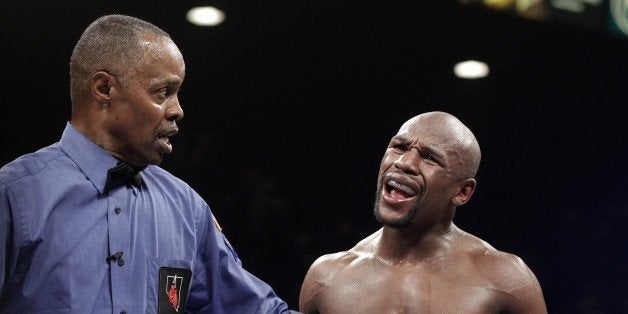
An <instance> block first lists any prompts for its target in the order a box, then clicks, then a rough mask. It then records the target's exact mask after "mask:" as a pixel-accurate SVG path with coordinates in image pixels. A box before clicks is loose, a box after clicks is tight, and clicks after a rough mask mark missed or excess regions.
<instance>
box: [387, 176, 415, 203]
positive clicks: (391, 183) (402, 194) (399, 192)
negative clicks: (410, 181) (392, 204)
mask: <svg viewBox="0 0 628 314" xmlns="http://www.w3.org/2000/svg"><path fill="white" fill-rule="evenodd" d="M385 189H386V193H387V194H388V195H390V197H391V198H393V199H395V200H404V199H408V198H412V197H414V196H416V195H417V192H416V191H415V190H414V189H413V188H412V187H410V186H409V185H406V184H404V183H401V182H399V181H397V180H394V179H390V180H387V181H386V185H385Z"/></svg>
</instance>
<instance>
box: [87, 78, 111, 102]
mask: <svg viewBox="0 0 628 314" xmlns="http://www.w3.org/2000/svg"><path fill="white" fill-rule="evenodd" d="M89 83H90V92H91V95H92V96H93V97H94V98H95V99H96V101H98V103H99V104H106V103H108V102H109V100H111V95H110V91H111V87H112V86H113V84H114V83H115V78H114V77H113V75H111V74H109V73H107V72H105V71H98V72H96V73H94V75H93V76H92V78H91V80H90V82H89Z"/></svg>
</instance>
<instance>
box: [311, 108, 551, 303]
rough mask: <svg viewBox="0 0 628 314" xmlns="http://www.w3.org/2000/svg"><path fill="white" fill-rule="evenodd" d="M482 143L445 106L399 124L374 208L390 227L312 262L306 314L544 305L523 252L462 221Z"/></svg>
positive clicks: (381, 173) (384, 161) (381, 172)
mask: <svg viewBox="0 0 628 314" xmlns="http://www.w3.org/2000/svg"><path fill="white" fill-rule="evenodd" d="M479 164H480V147H479V145H478V143H477V140H476V139H475V136H474V135H473V133H472V132H471V131H470V130H469V129H468V128H467V127H466V126H465V125H464V124H462V122H460V121H459V120H458V119H457V118H456V117H454V116H452V115H450V114H447V113H444V112H429V113H424V114H421V115H419V116H416V117H414V118H412V119H410V120H408V121H407V122H406V123H404V124H403V125H402V126H401V129H399V132H398V133H397V135H395V136H394V137H393V138H392V140H391V141H390V144H389V145H388V148H387V149H386V153H385V154H384V157H383V159H382V161H381V165H380V170H379V176H378V181H377V183H378V184H377V196H376V199H375V207H374V213H375V217H376V218H377V220H378V221H379V222H381V223H382V224H383V225H384V226H383V228H382V229H380V230H378V231H377V232H375V233H374V234H372V235H370V236H368V237H367V238H365V239H364V240H362V241H360V242H359V243H358V244H357V245H356V246H355V247H353V248H352V249H350V250H349V251H346V252H339V253H335V254H329V255H324V256H322V257H320V258H318V259H317V260H316V261H315V262H314V264H313V265H312V266H311V268H310V270H309V271H308V273H307V275H306V276H305V280H304V282H303V286H302V287H301V295H300V297H299V308H300V310H301V311H302V312H304V313H343V314H344V313H500V312H507V313H547V309H546V307H545V301H544V300H543V294H542V292H541V287H540V285H539V282H538V281H537V279H536V277H535V276H534V274H533V273H532V271H531V270H530V269H529V268H528V267H527V266H526V265H525V264H524V262H523V261H522V260H521V259H520V258H519V257H517V256H515V255H512V254H508V253H505V252H500V251H498V250H496V249H495V248H493V247H492V246H490V245H489V244H488V243H486V242H484V241H483V240H481V239H479V238H477V237H475V236H473V235H471V234H469V233H466V232H464V231H462V230H461V229H459V228H458V227H457V226H456V225H455V224H454V223H453V222H452V220H453V218H454V214H455V212H456V208H457V207H458V206H461V205H463V204H465V203H466V202H468V201H469V199H470V198H471V196H472V195H473V191H474V190H475V187H476V181H475V179H474V177H475V174H476V172H477V170H478V166H479Z"/></svg>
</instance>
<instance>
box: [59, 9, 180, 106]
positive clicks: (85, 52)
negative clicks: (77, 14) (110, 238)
mask: <svg viewBox="0 0 628 314" xmlns="http://www.w3.org/2000/svg"><path fill="white" fill-rule="evenodd" d="M147 36H150V37H153V38H166V39H168V40H170V35H168V33H166V32H164V31H163V30H162V29H160V28H159V27H157V26H155V25H153V24H151V23H149V22H146V21H144V20H141V19H138V18H135V17H131V16H126V15H106V16H103V17H100V18H99V19H97V20H95V21H94V22H92V23H91V24H90V25H89V26H88V27H87V28H86V29H85V31H84V32H83V34H82V35H81V38H79V40H78V42H77V43H76V46H74V50H73V51H72V56H71V57H70V97H71V99H72V103H73V104H74V102H75V101H76V100H77V99H78V97H79V95H80V94H81V90H82V89H83V88H84V86H85V84H86V82H87V81H89V79H90V78H91V76H92V75H93V74H94V73H96V72H97V71H101V70H104V71H107V72H109V73H111V74H113V75H123V74H124V73H127V72H128V69H130V68H133V67H134V66H136V65H137V64H138V61H139V60H140V59H141V58H142V57H143V53H142V51H143V47H142V46H141V43H142V39H144V40H145V39H146V38H147Z"/></svg>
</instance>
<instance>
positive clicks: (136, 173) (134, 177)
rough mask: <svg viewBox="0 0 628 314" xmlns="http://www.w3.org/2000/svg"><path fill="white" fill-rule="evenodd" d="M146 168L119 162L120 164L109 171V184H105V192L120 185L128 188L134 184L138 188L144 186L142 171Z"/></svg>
mask: <svg viewBox="0 0 628 314" xmlns="http://www.w3.org/2000/svg"><path fill="white" fill-rule="evenodd" d="M144 168H145V167H133V166H131V165H129V164H127V163H126V162H124V161H118V164H117V165H116V166H115V167H113V168H111V169H109V170H108V171H107V182H105V191H109V189H112V188H114V187H115V186H117V185H118V184H120V183H125V184H126V185H127V186H128V185H129V184H133V185H135V186H136V187H138V188H139V187H140V186H141V185H142V175H141V174H140V171H142V170H143V169H144Z"/></svg>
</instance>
